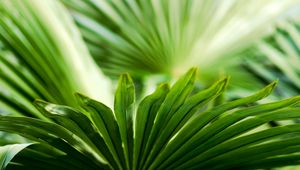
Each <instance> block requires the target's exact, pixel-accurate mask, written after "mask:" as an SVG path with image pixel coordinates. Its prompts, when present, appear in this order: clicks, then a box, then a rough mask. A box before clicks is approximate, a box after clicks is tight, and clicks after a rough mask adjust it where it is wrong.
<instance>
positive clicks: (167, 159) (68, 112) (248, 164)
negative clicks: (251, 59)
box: [0, 69, 300, 169]
mask: <svg viewBox="0 0 300 170" xmlns="http://www.w3.org/2000/svg"><path fill="white" fill-rule="evenodd" d="M196 71H197V70H196V69H191V70H190V71H189V72H187V73H186V74H185V75H184V76H182V77H181V78H180V79H179V80H178V81H177V82H175V84H174V85H173V86H172V87H169V85H167V84H162V85H160V86H158V87H157V89H156V90H155V91H154V92H153V93H152V94H150V95H149V96H147V97H145V98H144V99H143V100H142V101H141V102H140V103H139V104H136V103H135V100H134V97H135V94H134V92H135V90H134V85H133V82H132V80H131V78H130V77H129V75H128V74H125V75H122V76H121V77H120V80H119V85H118V88H117V90H116V95H115V107H114V111H112V110H111V109H110V108H109V107H107V106H105V105H104V104H102V103H100V102H97V101H96V100H93V99H90V98H88V97H86V96H84V95H81V94H77V98H78V102H79V103H80V105H81V107H82V108H83V109H84V110H78V109H75V108H72V107H68V106H62V105H56V104H51V103H47V102H44V101H40V100H38V101H36V102H35V104H36V107H37V108H38V109H39V110H40V112H41V113H42V114H43V115H44V116H45V117H47V118H49V119H51V120H53V122H47V121H44V120H40V119H36V118H28V117H11V116H1V117H0V130H2V131H6V132H10V133H17V134H20V135H22V136H24V137H27V138H28V139H31V140H33V141H36V142H37V143H38V144H36V145H33V146H32V147H29V148H26V149H25V150H23V151H22V152H20V154H18V155H17V156H16V157H15V158H14V159H13V160H12V161H11V163H10V164H9V165H8V169H10V168H11V169H13V168H14V169H17V168H19V169H22V168H23V169H30V168H32V167H36V168H38V167H41V165H43V162H45V161H46V163H47V168H49V169H51V168H52V169H53V168H57V169H81V168H83V169H251V168H260V169H261V168H272V167H281V166H286V165H296V164H299V161H300V157H299V151H300V148H299V144H300V143H299V138H300V137H299V133H300V125H299V124H281V125H280V126H277V127H269V126H264V125H265V124H267V123H268V122H270V121H283V120H293V119H297V118H299V117H300V110H299V107H297V104H298V103H299V102H300V97H299V96H296V97H292V98H288V99H285V100H282V101H277V102H272V103H264V104H259V105H251V103H254V102H257V101H258V100H261V99H263V98H265V97H267V96H268V95H270V94H271V92H272V91H273V90H274V88H275V86H276V84H277V83H276V82H273V83H271V84H269V85H268V86H266V87H265V88H263V89H262V90H260V91H259V92H257V93H255V94H252V95H250V96H248V97H245V98H241V99H237V100H233V101H230V102H225V103H223V104H219V105H212V104H211V103H212V101H214V100H215V99H216V98H217V97H218V96H220V95H221V94H222V93H223V92H224V90H225V88H226V86H227V84H228V78H224V79H222V80H220V81H217V82H216V83H214V84H213V85H212V86H210V87H209V88H207V89H204V90H201V91H199V92H196V93H192V94H191V92H192V90H193V88H195V87H194V85H195V78H196V77H197V74H196ZM135 108H136V109H135ZM232 159H234V160H235V161H232ZM52 160H53V161H54V162H55V164H54V163H51V162H52ZM67 165H68V166H67Z"/></svg>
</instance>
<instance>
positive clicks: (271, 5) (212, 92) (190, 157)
mask: <svg viewBox="0 0 300 170" xmlns="http://www.w3.org/2000/svg"><path fill="white" fill-rule="evenodd" d="M61 1H62V2H63V3H64V4H65V5H66V6H67V7H68V10H67V9H66V8H65V7H64V6H63V5H62V4H61V2H60V1H58V0H51V1H50V0H48V1H47V0H43V1H41V0H2V1H0V76H1V79H0V131H1V133H0V138H1V139H0V145H4V144H10V145H6V146H2V147H0V169H176V168H177V169H255V168H272V167H281V166H285V165H294V164H299V142H298V141H299V137H298V134H299V130H300V127H299V125H298V124H294V123H293V121H290V120H294V119H298V118H299V116H300V112H299V107H297V104H298V103H299V99H300V98H299V97H292V98H289V99H285V100H281V101H278V102H272V103H269V102H266V100H265V99H264V101H260V102H259V103H261V104H257V103H258V101H259V100H261V99H263V98H265V97H266V96H268V95H269V94H270V93H271V91H272V90H273V89H274V87H275V85H276V84H277V83H276V82H273V83H271V84H269V85H268V86H267V87H265V88H264V89H262V90H261V91H259V92H258V93H255V94H252V95H250V96H248V97H241V98H238V99H235V100H232V98H231V100H230V101H227V102H223V101H222V98H223V96H230V94H231V93H230V94H229V95H227V94H224V93H223V91H224V90H225V87H226V86H227V83H228V78H223V79H221V80H219V81H218V82H216V83H215V84H213V85H212V86H210V87H208V88H207V89H204V88H203V87H206V86H205V85H206V84H210V82H211V80H210V79H216V77H219V76H216V75H219V73H220V72H219V71H220V70H224V69H226V72H227V69H228V68H230V69H232V70H233V71H234V72H237V73H242V74H244V75H247V77H245V76H244V77H243V79H241V80H245V79H247V78H248V77H252V78H253V72H244V71H243V72H242V71H241V70H240V67H241V66H240V60H236V59H237V58H238V57H240V58H241V56H238V55H235V54H236V53H237V52H239V51H242V50H243V49H244V48H246V47H247V46H248V45H250V44H251V43H252V42H253V41H254V40H257V39H259V38H260V37H261V36H262V35H264V33H265V31H268V29H265V28H266V27H267V26H268V24H269V23H271V22H273V21H274V20H273V19H274V18H276V16H278V15H279V14H280V13H281V12H282V11H284V10H285V9H287V8H288V7H289V6H291V5H293V4H294V3H295V2H297V0H285V1H282V0H270V1H261V0H249V1H238V0H224V1H219V0H211V1H205V0H189V1H181V0H152V1H147V0H144V1H142V0H124V1H119V0H85V1H83V0H76V1H74V0H61ZM253 13H255V14H257V16H258V17H256V18H255V17H253ZM70 14H71V15H70ZM72 16H73V18H72ZM73 19H74V20H75V22H76V24H77V25H76V24H75V22H74V23H73ZM236 25H240V27H236ZM289 27H293V26H289ZM297 27H298V26H295V28H297ZM290 30H291V28H289V29H288V32H289V33H288V34H289V35H290V36H288V37H289V38H291V37H294V36H295V37H297V34H296V33H295V31H294V30H293V29H292V31H290ZM279 32H280V31H279ZM283 32H285V31H283ZM291 32H292V34H290V33H291ZM296 32H297V31H296ZM81 34H82V36H83V38H82V37H81ZM283 35H284V36H285V35H286V33H284V34H283ZM276 36H277V34H276ZM289 38H287V39H289ZM224 40H226V41H224ZM261 44H262V45H261ZM261 44H260V45H259V46H260V48H259V50H257V49H255V50H256V51H262V52H263V53H264V54H265V55H268V56H267V57H268V58H270V59H271V60H274V59H277V56H274V57H273V56H272V55H273V53H274V52H269V51H272V50H273V49H275V50H279V51H280V50H282V48H281V47H278V46H276V45H275V46H274V41H273V40H272V41H269V40H268V41H266V42H263V43H261ZM275 44H276V43H275ZM287 44H288V46H292V47H294V45H295V43H287ZM296 44H297V42H296ZM281 45H282V43H281ZM284 47H286V46H284ZM288 48H290V47H288ZM266 49H267V50H266ZM268 49H269V50H268ZM270 49H271V50H270ZM252 50H254V49H252ZM283 51H285V50H283ZM296 51H297V50H296ZM242 52H243V51H242ZM247 52H248V51H247ZM290 52H291V51H290V50H288V53H290ZM90 53H91V55H90ZM199 54H201V55H199ZM245 54H246V53H243V56H242V57H244V56H245ZM92 56H93V58H92ZM94 59H95V60H96V61H97V62H98V65H99V66H100V68H101V69H102V71H103V72H104V73H105V74H106V75H108V76H110V78H112V79H114V78H116V77H118V76H119V75H120V74H121V77H120V80H119V85H118V87H117V90H116V93H115V103H114V106H113V104H112V102H113V99H112V98H113V97H112V92H113V89H114V86H113V85H112V84H111V80H110V79H109V78H108V77H106V76H104V75H103V74H102V72H101V71H100V68H99V67H97V65H96V64H95V62H94ZM249 61H251V62H253V61H254V60H249ZM275 63H276V61H275ZM235 64H236V65H235ZM260 64H261V63H256V64H255V66H258V67H260ZM191 65H193V66H194V65H196V66H200V70H201V71H200V73H201V74H200V75H201V76H196V69H191V70H190V71H189V72H188V73H187V74H186V75H185V76H183V77H182V78H180V79H179V80H178V81H177V82H176V83H175V84H174V85H173V86H172V88H170V87H169V85H168V84H165V83H164V84H161V85H159V86H158V87H157V89H156V90H155V92H154V93H152V94H150V95H148V96H146V97H144V96H143V94H142V93H141V90H140V87H139V86H140V84H139V82H137V81H136V80H138V81H141V80H142V82H141V84H146V85H147V86H149V82H150V81H151V80H152V79H151V77H150V78H149V75H150V74H156V73H163V74H164V75H167V76H171V79H172V80H175V79H177V76H178V75H180V74H181V73H182V72H184V71H185V70H186V69H187V68H189V67H190V66H191ZM279 65H280V64H279ZM233 66H237V69H236V68H235V67H233ZM279 68H281V67H279ZM284 69H286V68H284ZM284 69H283V70H284ZM287 69H289V68H287ZM293 69H294V70H293V71H295V70H296V71H295V72H297V69H296V68H294V67H293ZM124 72H129V73H130V74H131V75H133V77H134V81H135V82H133V80H132V79H131V78H130V76H129V75H128V74H122V73H124ZM270 74H273V73H272V72H271V73H270ZM273 75H275V74H273ZM295 76H298V73H296V74H295V73H293V75H292V76H291V79H292V80H295ZM145 77H146V78H149V79H148V80H147V82H145V81H144V80H145V79H144V78H145ZM196 77H197V78H196ZM199 77H200V79H201V85H200V86H199V84H196V85H195V83H197V82H198V83H199V81H196V79H199ZM272 78H273V79H276V76H273V77H272ZM234 79H236V78H235V77H234ZM296 79H297V78H296ZM149 80H150V81H149ZM204 80H205V81H204ZM208 80H209V81H208ZM247 80H248V79H247ZM251 80H254V79H251ZM269 81H270V79H268V82H269ZM157 82H158V81H154V83H152V84H157ZM236 82H239V81H235V83H236ZM248 82H250V83H248V87H252V86H256V85H258V84H259V85H261V84H264V83H258V82H259V81H257V80H255V82H254V81H253V82H252V81H250V79H249V80H248ZM134 84H137V85H138V86H135V85H134ZM203 84H204V85H203ZM151 87H153V86H150V89H151ZM248 87H246V88H248ZM244 88H245V87H244ZM293 88H294V87H293V86H288V87H287V89H290V90H291V91H294V89H293ZM203 89H204V90H203ZM236 89H237V90H241V91H244V90H243V89H242V88H240V87H239V88H236ZM279 90H280V91H283V90H282V88H281V87H280V88H279ZM297 90H298V89H297V88H295V91H297ZM74 92H79V93H77V94H76V95H74V94H73V93H74ZM82 94H85V95H87V96H89V97H90V98H89V97H86V96H84V95H82ZM239 94H241V93H239ZM293 95H295V94H294V93H293ZM137 96H138V97H137ZM240 96H244V95H239V96H238V97H240ZM36 99H37V100H36ZM33 100H36V101H35V102H34V104H33ZM45 101H47V102H50V103H47V102H45ZM98 101H101V102H103V103H104V104H102V103H100V102H98ZM112 107H114V110H113V111H112V110H111V109H110V108H112ZM273 121H276V122H277V124H276V127H269V126H268V125H267V124H268V123H269V122H273ZM12 134H18V135H20V136H23V137H24V138H21V137H20V136H13V135H12ZM232 159H234V160H235V162H233V161H232Z"/></svg>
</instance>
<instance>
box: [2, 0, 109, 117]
mask: <svg viewBox="0 0 300 170" xmlns="http://www.w3.org/2000/svg"><path fill="white" fill-rule="evenodd" d="M0 41H2V42H3V44H2V43H1V50H0V76H1V79H0V103H1V104H0V105H1V109H3V108H4V107H5V108H8V110H10V111H11V112H13V113H18V114H23V115H25V116H31V117H40V118H42V116H41V115H40V114H39V112H38V111H37V110H36V109H35V108H34V107H33V106H32V102H33V100H34V99H37V98H39V99H44V100H47V101H51V102H53V103H58V104H66V105H71V106H76V100H75V98H74V95H73V93H74V92H76V91H78V92H82V93H85V94H88V95H90V96H93V97H94V98H98V99H100V98H101V99H102V100H103V101H104V102H105V103H107V104H108V103H112V97H111V95H110V90H109V86H108V85H109V81H108V80H107V78H105V77H104V76H103V75H102V73H101V71H100V70H99V68H98V67H97V66H96V64H95V63H94V61H93V59H92V58H91V56H90V54H89V52H88V50H87V48H86V46H85V44H84V42H83V40H82V38H81V35H80V33H79V31H78V30H77V28H76V26H75V24H74V23H73V21H72V18H71V16H70V15H69V13H68V12H67V11H66V9H65V8H64V7H63V5H62V4H60V2H59V1H57V0H54V1H40V0H24V1H19V0H4V1H1V2H0ZM100 89H105V90H100ZM110 100H111V101H110Z"/></svg>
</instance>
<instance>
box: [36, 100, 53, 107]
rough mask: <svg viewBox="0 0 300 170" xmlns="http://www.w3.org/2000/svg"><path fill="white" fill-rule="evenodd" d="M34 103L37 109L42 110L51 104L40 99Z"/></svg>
mask: <svg viewBox="0 0 300 170" xmlns="http://www.w3.org/2000/svg"><path fill="white" fill-rule="evenodd" d="M33 103H34V105H35V106H36V107H37V108H42V109H45V107H46V106H48V105H49V104H50V103H48V102H46V101H44V100H40V99H36V100H35V101H34V102H33Z"/></svg>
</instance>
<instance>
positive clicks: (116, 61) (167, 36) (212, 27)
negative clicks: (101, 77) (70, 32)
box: [62, 0, 298, 78]
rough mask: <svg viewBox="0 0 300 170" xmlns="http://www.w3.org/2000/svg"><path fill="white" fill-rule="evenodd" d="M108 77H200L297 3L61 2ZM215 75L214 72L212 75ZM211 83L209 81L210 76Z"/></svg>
mask: <svg viewBox="0 0 300 170" xmlns="http://www.w3.org/2000/svg"><path fill="white" fill-rule="evenodd" d="M62 2H64V3H65V4H66V5H67V6H68V7H69V8H70V10H71V12H72V13H73V16H74V18H75V20H76V22H77V24H78V26H79V27H80V30H81V32H82V34H83V36H84V39H85V41H86V43H87V44H88V47H89V50H90V51H91V53H92V55H93V56H94V58H95V59H96V61H98V63H99V65H100V66H101V68H102V69H103V70H104V71H105V72H106V73H108V74H110V75H116V74H117V75H119V74H120V73H124V72H129V73H131V74H132V75H138V76H141V75H144V74H147V73H167V74H172V75H173V76H174V75H175V76H178V75H180V73H182V72H185V70H187V69H188V68H190V67H192V66H200V67H201V69H202V71H201V74H202V76H201V78H204V76H205V75H207V74H205V73H210V72H212V70H214V71H219V70H218V69H220V68H223V66H224V64H225V63H226V61H228V59H230V58H231V56H232V54H233V53H235V52H237V51H240V50H242V49H243V48H245V47H247V46H248V45H249V44H251V43H252V42H253V40H257V39H259V38H260V37H261V36H262V35H263V34H264V33H265V31H266V30H267V29H265V28H266V27H268V24H269V23H270V22H273V21H274V19H275V18H276V17H277V16H278V15H280V14H282V13H283V11H285V10H286V9H287V8H288V7H290V6H292V5H294V4H295V3H297V2H298V1H297V0H285V1H282V0H270V1H261V0H248V1H239V0H222V1H219V0H210V1H207V0H189V1H182V0H163V1H161V0H152V1H146V0H124V1H120V0H62ZM214 73H215V72H214ZM209 78H210V77H209Z"/></svg>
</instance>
